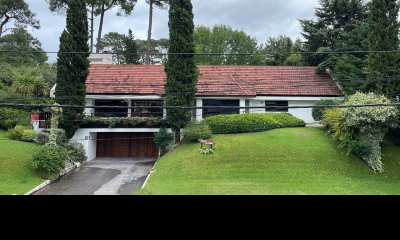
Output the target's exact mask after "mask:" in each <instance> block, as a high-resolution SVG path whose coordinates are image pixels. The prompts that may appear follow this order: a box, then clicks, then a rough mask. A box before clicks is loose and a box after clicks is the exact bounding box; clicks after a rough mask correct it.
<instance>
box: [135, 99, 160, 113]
mask: <svg viewBox="0 0 400 240" xmlns="http://www.w3.org/2000/svg"><path fill="white" fill-rule="evenodd" d="M138 106H140V107H146V106H149V107H163V106H164V101H163V100H140V101H138V100H133V101H132V107H138ZM163 115H164V111H163V109H162V108H140V109H139V108H136V109H135V108H133V109H132V117H163Z"/></svg>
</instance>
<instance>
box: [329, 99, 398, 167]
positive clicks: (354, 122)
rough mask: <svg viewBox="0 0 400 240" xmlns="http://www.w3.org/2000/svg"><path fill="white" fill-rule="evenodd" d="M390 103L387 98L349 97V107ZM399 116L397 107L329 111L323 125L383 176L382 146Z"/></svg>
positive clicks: (347, 102) (349, 149) (342, 143)
mask: <svg viewBox="0 0 400 240" xmlns="http://www.w3.org/2000/svg"><path fill="white" fill-rule="evenodd" d="M389 103H390V100H389V99H387V98H386V97H384V96H380V95H375V94H373V93H369V94H363V93H356V94H354V95H352V96H350V97H349V99H348V100H347V101H346V102H345V105H364V104H389ZM397 112H398V111H397V109H396V108H395V107H390V106H388V107H361V108H360V107H359V108H346V109H329V110H327V111H326V113H325V116H324V120H323V122H324V124H325V125H327V127H328V129H329V131H330V132H331V133H333V137H334V138H335V139H337V140H339V141H340V143H341V146H343V147H346V148H347V149H348V152H353V153H354V154H355V155H357V156H359V157H360V158H361V159H363V160H364V161H365V162H366V163H367V164H368V165H369V166H370V167H371V168H372V169H373V170H374V171H378V172H382V171H383V163H382V152H381V143H382V142H383V140H384V137H385V135H386V134H387V133H388V130H389V128H393V127H395V126H396V116H397Z"/></svg>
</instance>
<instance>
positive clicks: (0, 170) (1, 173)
mask: <svg viewBox="0 0 400 240" xmlns="http://www.w3.org/2000/svg"><path fill="white" fill-rule="evenodd" d="M5 138H7V137H6V134H5V132H4V131H0V139H5ZM37 147H38V145H37V144H34V143H24V142H18V141H13V140H0V194H2V195H4V194H25V193H26V192H28V191H29V190H31V189H32V188H34V187H35V186H37V185H38V184H40V183H41V182H42V181H43V180H42V179H41V178H39V177H37V176H36V174H35V173H34V172H33V170H32V168H31V166H30V164H31V155H32V152H33V151H34V150H35V149H36V148H37Z"/></svg>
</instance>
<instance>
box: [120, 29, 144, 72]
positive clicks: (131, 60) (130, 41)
mask: <svg viewBox="0 0 400 240" xmlns="http://www.w3.org/2000/svg"><path fill="white" fill-rule="evenodd" d="M124 45H125V46H124V47H125V50H124V52H123V56H124V59H125V63H126V64H139V63H140V54H139V52H138V46H137V42H136V41H135V37H134V36H133V33H132V30H130V29H129V33H128V36H126V37H125V39H124Z"/></svg>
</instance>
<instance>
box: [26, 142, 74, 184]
mask: <svg viewBox="0 0 400 240" xmlns="http://www.w3.org/2000/svg"><path fill="white" fill-rule="evenodd" d="M67 159H68V152H67V150H66V149H65V148H64V147H62V146H50V145H45V146H41V147H39V148H38V149H37V150H36V151H35V152H34V153H33V155H32V166H33V168H34V169H35V170H36V171H37V173H38V174H39V175H40V176H41V177H43V178H49V177H51V176H53V175H56V174H57V175H58V174H59V173H60V172H61V170H62V169H63V168H64V167H65V162H66V161H67Z"/></svg>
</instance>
